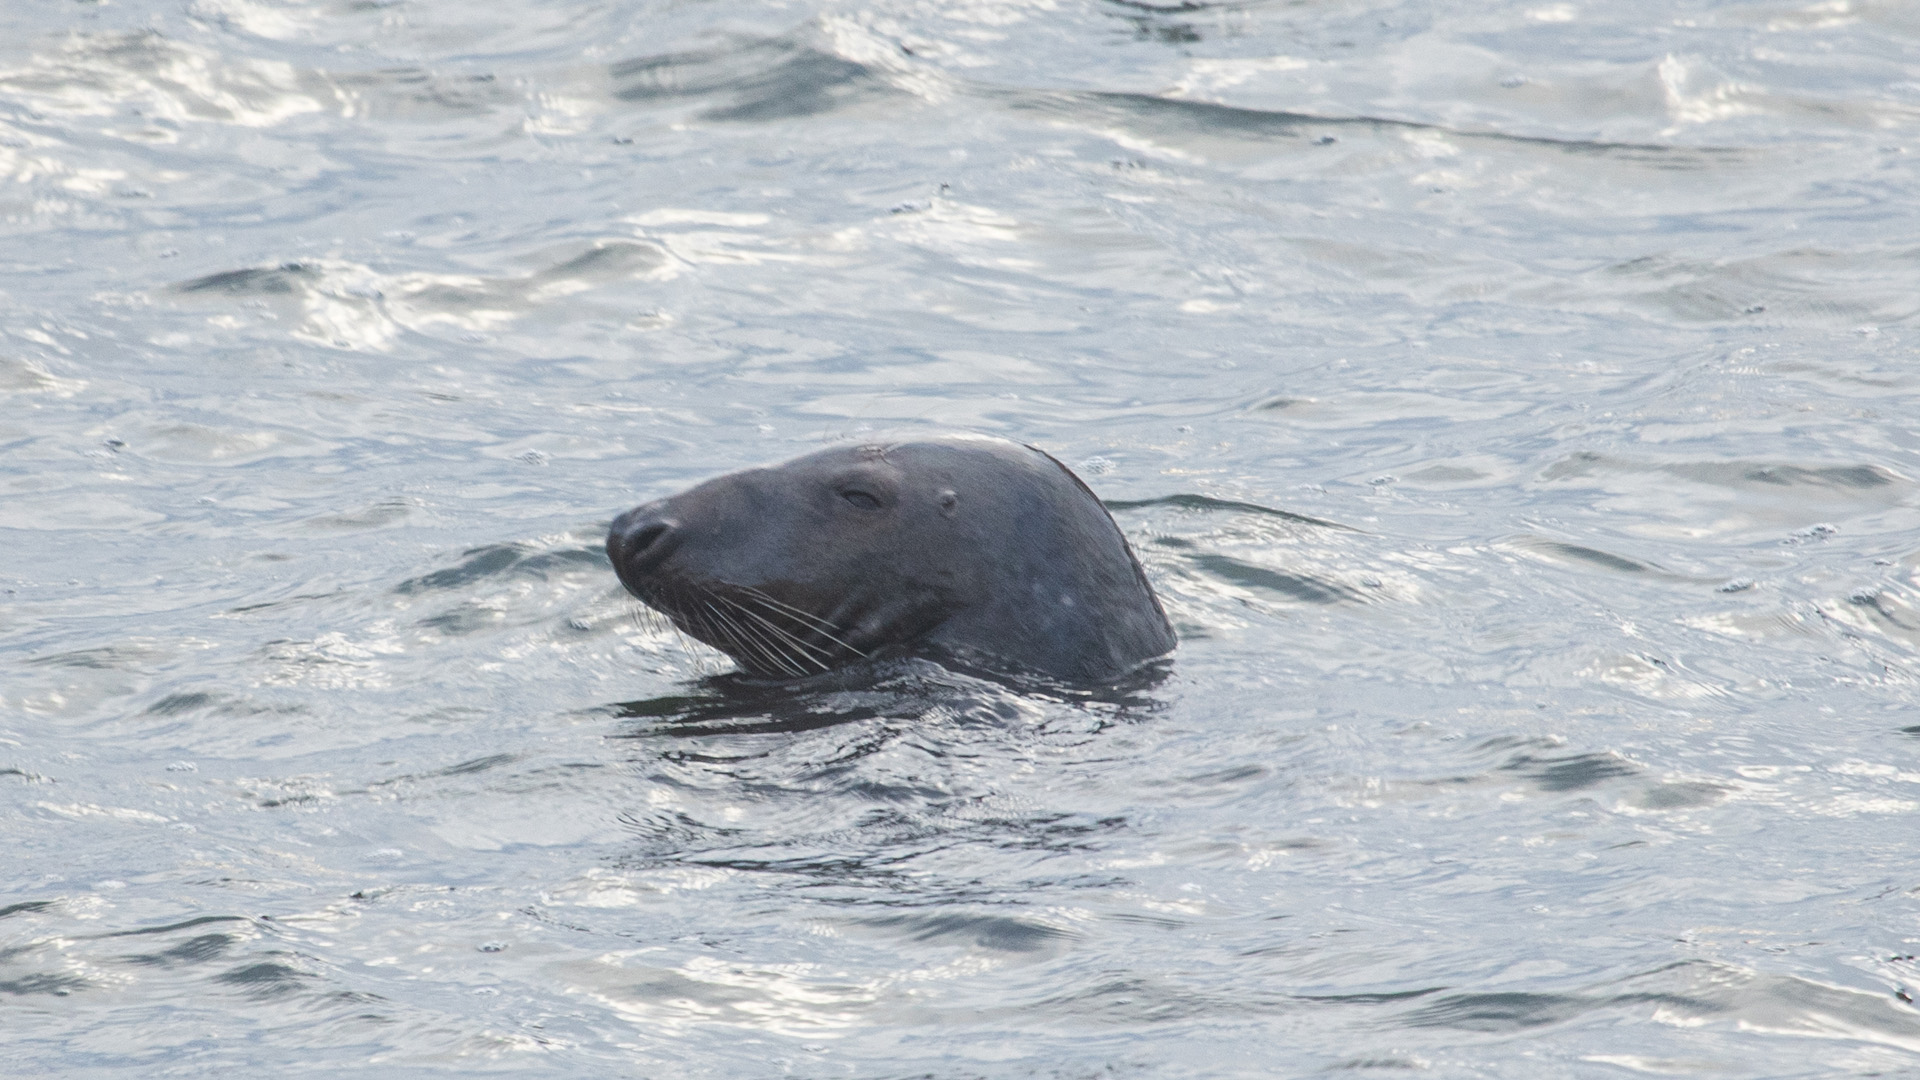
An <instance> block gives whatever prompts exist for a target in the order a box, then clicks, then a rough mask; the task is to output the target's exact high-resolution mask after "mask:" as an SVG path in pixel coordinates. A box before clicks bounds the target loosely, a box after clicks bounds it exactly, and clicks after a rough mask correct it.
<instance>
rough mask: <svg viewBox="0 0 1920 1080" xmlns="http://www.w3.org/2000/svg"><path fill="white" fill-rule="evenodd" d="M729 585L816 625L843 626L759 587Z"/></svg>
mask: <svg viewBox="0 0 1920 1080" xmlns="http://www.w3.org/2000/svg"><path fill="white" fill-rule="evenodd" d="M727 587H728V588H730V589H734V590H736V591H738V592H741V593H745V594H746V595H747V596H750V597H752V598H753V599H755V600H758V601H760V602H761V603H763V604H765V605H767V606H768V607H769V608H772V609H774V610H776V611H779V612H781V613H782V614H788V615H796V616H798V617H800V618H802V619H805V620H807V621H808V622H810V623H813V624H814V625H815V626H817V627H820V628H822V629H825V630H838V629H840V628H841V627H840V624H839V623H837V622H834V621H833V620H831V619H827V618H823V617H821V616H819V615H815V614H814V613H813V612H811V611H807V610H806V609H804V608H797V607H794V606H793V605H792V604H789V603H785V602H783V601H780V600H776V599H774V598H773V597H771V596H768V595H767V594H766V593H764V592H761V591H760V590H759V589H756V588H754V587H753V586H751V585H728V586H727Z"/></svg>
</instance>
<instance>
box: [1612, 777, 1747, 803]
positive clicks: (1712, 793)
mask: <svg viewBox="0 0 1920 1080" xmlns="http://www.w3.org/2000/svg"><path fill="white" fill-rule="evenodd" d="M1732 793H1733V789H1732V788H1730V787H1728V786H1727V785H1725V784H1716V783H1712V782H1710V781H1704V780H1675V781H1669V782H1667V783H1664V784H1655V785H1654V786H1652V787H1649V788H1645V789H1643V790H1642V791H1640V792H1639V793H1638V794H1636V795H1634V796H1633V797H1632V799H1630V800H1629V802H1630V803H1631V804H1632V805H1633V806H1637V807H1639V808H1640V809H1642V810H1690V809H1692V808H1694V807H1697V806H1712V805H1713V804H1715V803H1717V802H1720V801H1722V800H1723V799H1725V798H1726V797H1727V796H1728V795H1731V794H1732Z"/></svg>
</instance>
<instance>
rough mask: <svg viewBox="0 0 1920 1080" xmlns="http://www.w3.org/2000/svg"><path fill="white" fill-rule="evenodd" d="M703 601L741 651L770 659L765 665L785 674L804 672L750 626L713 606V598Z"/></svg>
mask: <svg viewBox="0 0 1920 1080" xmlns="http://www.w3.org/2000/svg"><path fill="white" fill-rule="evenodd" d="M707 595H708V596H710V597H714V599H723V598H720V597H715V596H714V594H713V593H711V592H709V593H708V594H707ZM704 603H705V604H706V606H707V610H708V611H711V612H713V616H714V618H716V619H718V620H720V622H721V623H722V624H724V625H725V626H726V628H727V630H728V637H729V640H730V641H731V642H732V643H733V644H734V645H736V646H738V647H739V648H740V649H741V651H743V652H749V651H750V652H752V653H754V654H756V655H758V656H759V657H760V658H761V659H762V660H768V661H771V663H770V664H768V665H767V666H768V667H769V668H777V669H779V670H780V671H782V672H784V673H785V674H788V675H794V676H800V675H805V674H806V669H805V668H801V667H796V666H794V664H793V663H792V661H790V660H788V659H787V658H786V657H785V656H784V655H782V654H781V652H780V651H779V650H777V649H775V648H773V647H772V646H771V645H769V644H768V643H767V642H766V640H765V639H763V638H761V637H760V636H759V635H758V634H755V633H753V632H752V628H751V627H747V626H742V625H741V624H740V623H739V622H738V621H737V620H736V619H734V618H733V616H731V615H729V614H727V613H726V612H724V611H722V610H720V609H719V608H717V607H714V606H713V600H711V599H710V600H706V601H704Z"/></svg>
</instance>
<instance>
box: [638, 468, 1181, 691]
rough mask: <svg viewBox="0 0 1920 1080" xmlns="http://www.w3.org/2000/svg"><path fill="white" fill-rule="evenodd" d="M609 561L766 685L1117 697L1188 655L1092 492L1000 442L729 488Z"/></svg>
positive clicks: (681, 503)
mask: <svg viewBox="0 0 1920 1080" xmlns="http://www.w3.org/2000/svg"><path fill="white" fill-rule="evenodd" d="M607 555H608V557H610V558H611V559H612V560H613V567H614V570H615V572H616V573H618V574H619V575H620V581H621V583H622V584H623V585H625V586H626V587H627V590H628V591H629V592H631V593H632V594H633V595H635V596H637V597H639V598H640V600H641V601H642V602H644V603H645V604H647V605H648V606H649V607H652V608H654V609H655V610H657V611H659V612H661V613H662V614H664V615H665V616H666V617H667V618H668V619H669V620H671V621H672V623H673V625H674V626H676V627H678V628H679V629H680V630H681V631H682V632H683V633H686V634H688V635H691V636H692V637H694V638H697V639H699V640H700V641H703V642H706V643H707V644H708V645H711V646H713V647H714V648H716V649H719V650H720V651H721V652H724V653H726V654H727V655H728V656H731V657H732V658H733V659H734V661H735V662H736V663H738V664H739V665H740V667H741V668H743V669H744V670H745V671H747V672H748V673H749V674H751V675H755V676H760V677H764V678H772V679H780V678H796V677H801V676H807V675H815V674H819V673H821V672H824V671H828V670H831V669H833V668H837V667H841V666H844V665H846V664H849V663H853V662H856V661H859V660H861V659H862V658H868V657H883V656H898V655H926V656H930V657H933V658H935V659H940V658H942V657H946V658H951V659H954V660H957V661H959V662H961V663H963V664H971V665H976V666H981V667H985V668H988V669H991V670H996V671H999V670H1008V669H1012V670H1018V671H1028V672H1033V673H1038V674H1041V675H1046V676H1050V677H1053V678H1056V679H1062V680H1070V681H1074V682H1111V681H1113V680H1116V679H1118V678H1119V677H1121V676H1122V675H1125V674H1126V673H1127V672H1129V671H1131V670H1133V669H1134V668H1137V667H1139V666H1140V665H1141V664H1143V663H1145V662H1146V661H1148V660H1152V659H1154V658H1156V657H1159V656H1164V655H1165V654H1167V653H1168V652H1170V651H1172V649H1173V647H1174V641H1175V639H1174V634H1173V628H1172V626H1170V625H1168V623H1167V616H1166V613H1165V612H1164V611H1163V610H1162V609H1161V607H1160V601H1159V598H1158V597H1156V596H1155V595H1154V593H1153V587H1152V586H1151V585H1149V584H1148V583H1147V576H1146V574H1145V573H1144V572H1143V571H1142V570H1141V569H1140V562H1139V560H1138V559H1136V558H1135V557H1134V555H1133V550H1132V549H1131V548H1129V547H1128V546H1127V541H1126V538H1125V537H1124V536H1122V535H1121V534H1120V528H1119V526H1117V525H1115V524H1114V522H1113V518H1112V516H1111V515H1109V514H1108V513H1107V511H1106V508H1105V507H1104V506H1102V505H1100V500H1099V499H1097V498H1095V497H1094V494H1093V492H1092V491H1090V490H1088V489H1087V486H1086V484H1084V483H1082V482H1081V480H1080V478H1079V477H1077V476H1075V475H1074V474H1073V473H1072V471H1070V470H1069V469H1068V468H1067V467H1066V466H1065V465H1062V464H1061V463H1060V462H1058V461H1056V460H1054V458H1053V457H1051V456H1050V455H1048V454H1047V453H1045V452H1044V451H1041V450H1038V449H1035V448H1034V447H1031V446H1024V445H1021V444H1019V443H1013V442H1008V441H1005V440H1003V439H996V438H990V437H987V436H966V435H961V436H950V437H945V438H938V439H928V440H924V441H916V442H903V443H891V444H886V445H875V444H869V445H861V446H848V447H837V448H834V449H830V450H823V451H820V452H818V453H814V454H808V455H806V456H805V457H800V458H796V459H794V460H792V461H789V462H787V463H785V464H783V465H776V466H771V467H768V468H759V469H747V470H744V471H741V472H736V473H729V474H727V475H725V476H721V477H717V478H715V479H712V480H709V481H707V482H706V483H703V484H701V485H699V486H698V487H695V488H692V489H691V490H688V491H685V492H682V493H681V494H679V495H675V496H672V497H671V498H666V499H661V500H659V501H658V502H651V503H647V504H646V505H644V506H640V507H636V508H635V509H632V510H629V511H627V512H626V513H624V514H622V515H620V516H619V517H618V518H616V519H614V522H613V525H612V528H611V529H610V530H609V531H608V534H607Z"/></svg>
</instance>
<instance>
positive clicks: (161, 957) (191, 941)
mask: <svg viewBox="0 0 1920 1080" xmlns="http://www.w3.org/2000/svg"><path fill="white" fill-rule="evenodd" d="M239 940H240V939H239V938H236V937H234V936H232V935H231V934H201V935H200V936H198V937H193V938H188V939H187V940H186V941H183V942H181V943H180V944H178V945H175V946H174V947H173V948H171V949H164V950H162V951H160V952H157V953H135V954H133V955H130V956H126V957H123V959H124V960H126V962H127V963H130V964H145V965H148V966H154V967H174V966H177V965H180V964H199V963H205V962H206V961H208V960H213V959H216V958H218V957H220V956H222V955H224V954H225V953H226V951H227V950H228V949H229V948H232V947H233V945H234V944H235V943H236V942H238V941H239Z"/></svg>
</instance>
